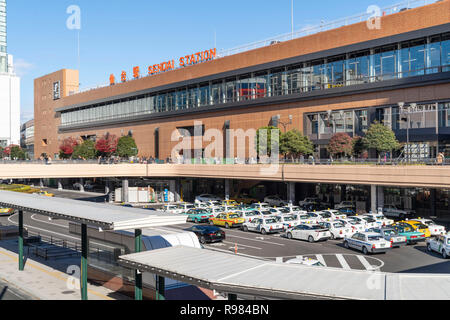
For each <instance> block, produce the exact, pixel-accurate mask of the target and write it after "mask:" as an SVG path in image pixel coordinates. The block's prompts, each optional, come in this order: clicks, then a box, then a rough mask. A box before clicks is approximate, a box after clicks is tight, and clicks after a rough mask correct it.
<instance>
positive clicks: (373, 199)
mask: <svg viewBox="0 0 450 320" xmlns="http://www.w3.org/2000/svg"><path fill="white" fill-rule="evenodd" d="M370 211H372V212H373V213H375V212H377V186H373V185H372V186H370Z"/></svg>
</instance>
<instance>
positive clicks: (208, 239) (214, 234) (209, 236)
mask: <svg viewBox="0 0 450 320" xmlns="http://www.w3.org/2000/svg"><path fill="white" fill-rule="evenodd" d="M185 230H186V231H190V232H194V233H195V234H196V235H197V237H198V239H199V241H200V243H201V244H205V243H212V242H220V241H223V240H225V232H224V231H223V230H222V229H220V228H218V227H215V226H205V225H195V226H193V227H191V228H189V229H185Z"/></svg>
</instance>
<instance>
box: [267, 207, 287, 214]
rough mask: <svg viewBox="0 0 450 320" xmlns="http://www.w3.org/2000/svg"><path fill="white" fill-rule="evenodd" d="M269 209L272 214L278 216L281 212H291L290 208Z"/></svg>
mask: <svg viewBox="0 0 450 320" xmlns="http://www.w3.org/2000/svg"><path fill="white" fill-rule="evenodd" d="M269 211H270V212H272V214H273V215H274V216H278V215H282V214H291V210H289V209H287V208H270V209H269Z"/></svg>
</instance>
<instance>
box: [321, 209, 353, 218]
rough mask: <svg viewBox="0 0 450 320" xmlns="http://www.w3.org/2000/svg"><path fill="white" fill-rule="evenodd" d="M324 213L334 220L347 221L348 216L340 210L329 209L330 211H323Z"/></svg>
mask: <svg viewBox="0 0 450 320" xmlns="http://www.w3.org/2000/svg"><path fill="white" fill-rule="evenodd" d="M322 212H327V213H329V214H330V215H331V219H332V220H340V219H347V215H346V214H344V213H342V212H339V211H338V210H332V209H328V210H322Z"/></svg>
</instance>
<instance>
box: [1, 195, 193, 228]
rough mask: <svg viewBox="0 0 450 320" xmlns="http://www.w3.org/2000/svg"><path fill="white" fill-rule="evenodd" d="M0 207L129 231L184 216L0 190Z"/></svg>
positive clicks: (178, 221)
mask: <svg viewBox="0 0 450 320" xmlns="http://www.w3.org/2000/svg"><path fill="white" fill-rule="evenodd" d="M0 206H4V207H8V208H13V209H17V210H23V211H26V212H32V213H38V214H42V215H47V216H50V217H55V218H58V219H64V220H69V221H73V222H77V223H82V224H87V225H91V226H96V227H99V228H101V229H102V230H132V229H143V228H147V227H158V226H167V225H174V224H183V223H186V216H183V215H175V214H166V213H163V212H159V211H149V210H144V209H136V208H127V207H119V206H114V205H110V204H103V203H93V202H87V201H80V200H72V199H64V198H50V197H45V196H40V195H33V194H31V195H30V194H23V193H18V192H11V191H0Z"/></svg>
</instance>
